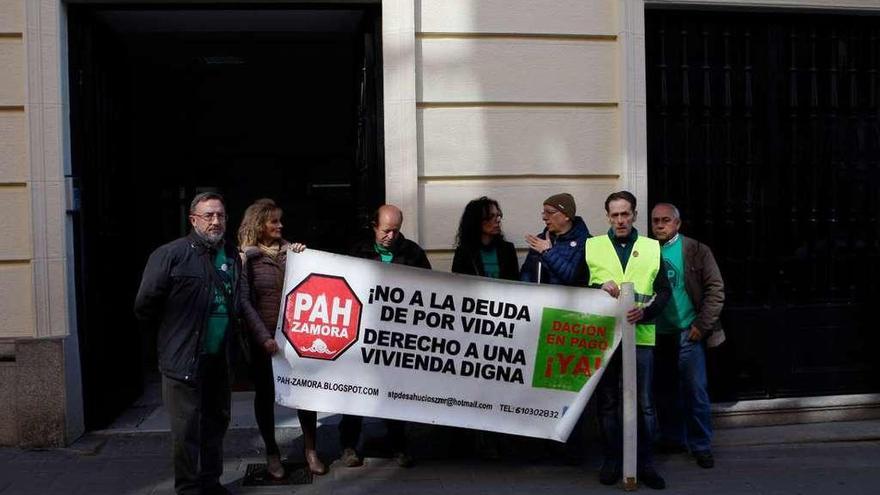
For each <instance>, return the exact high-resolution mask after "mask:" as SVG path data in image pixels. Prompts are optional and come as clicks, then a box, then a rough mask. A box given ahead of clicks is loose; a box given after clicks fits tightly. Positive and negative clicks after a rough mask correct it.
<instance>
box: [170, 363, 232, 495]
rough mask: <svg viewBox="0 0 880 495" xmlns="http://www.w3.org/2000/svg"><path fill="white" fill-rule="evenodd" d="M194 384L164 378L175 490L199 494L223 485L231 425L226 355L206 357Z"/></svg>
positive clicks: (179, 492)
mask: <svg viewBox="0 0 880 495" xmlns="http://www.w3.org/2000/svg"><path fill="white" fill-rule="evenodd" d="M198 376H199V377H198V380H196V381H195V382H193V383H188V382H184V381H182V380H176V379H174V378H169V377H167V376H163V377H162V397H163V399H164V402H165V409H166V410H167V411H168V416H169V419H170V421H171V443H172V450H173V459H174V490H175V491H176V492H177V493H178V494H181V495H184V494H199V493H202V490H204V489H210V488H212V487H215V486H217V485H218V484H219V483H220V475H221V474H222V473H223V436H224V435H225V434H226V428H227V427H228V426H229V409H230V391H229V370H228V367H227V364H226V357H225V354H223V353H221V354H218V355H203V356H202V357H201V363H200V365H199V375H198Z"/></svg>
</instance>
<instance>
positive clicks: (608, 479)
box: [599, 459, 623, 485]
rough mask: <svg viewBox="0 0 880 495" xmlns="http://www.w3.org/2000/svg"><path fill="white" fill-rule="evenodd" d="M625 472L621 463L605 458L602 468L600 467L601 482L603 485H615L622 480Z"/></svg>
mask: <svg viewBox="0 0 880 495" xmlns="http://www.w3.org/2000/svg"><path fill="white" fill-rule="evenodd" d="M621 476H623V473H622V472H621V470H620V463H619V462H617V461H610V460H607V459H606V460H605V462H603V463H602V468H601V469H599V483H602V484H603V485H613V484H615V483H617V482H618V481H620V477H621Z"/></svg>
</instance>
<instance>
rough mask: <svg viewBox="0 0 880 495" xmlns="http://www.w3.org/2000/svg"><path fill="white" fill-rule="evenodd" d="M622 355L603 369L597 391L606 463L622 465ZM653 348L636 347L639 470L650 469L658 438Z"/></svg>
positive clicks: (617, 355) (618, 350) (615, 357)
mask: <svg viewBox="0 0 880 495" xmlns="http://www.w3.org/2000/svg"><path fill="white" fill-rule="evenodd" d="M621 360H622V358H621V354H620V349H617V351H616V352H615V353H614V355H613V356H612V357H611V360H610V361H609V362H608V365H607V366H608V367H607V368H605V374H604V375H602V380H601V381H600V382H599V385H598V386H597V387H596V400H597V401H598V402H597V404H596V405H597V406H598V411H597V412H598V416H599V428H600V429H601V432H600V433H601V436H602V448H603V451H604V454H605V460H606V461H610V462H617V463H621V462H622V461H623V426H622V425H623V423H622V421H621V413H622V411H621V407H622V403H623V401H622V395H621V393H622V390H621V382H620V380H621V375H622V373H621ZM653 374H654V348H653V347H651V346H636V388H637V389H638V390H637V400H638V459H637V463H638V468H639V469H643V468H645V467H648V466H651V465H652V464H653V461H654V456H653V444H654V439H655V437H656V436H657V418H656V415H655V414H654V400H653V390H652V389H653V385H652V382H653Z"/></svg>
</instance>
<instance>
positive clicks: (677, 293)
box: [657, 235, 697, 334]
mask: <svg viewBox="0 0 880 495" xmlns="http://www.w3.org/2000/svg"><path fill="white" fill-rule="evenodd" d="M682 244H683V243H682V242H681V236H679V235H676V236H675V237H674V238H673V239H672V240H670V241H669V242H667V243H666V244H664V245H663V246H662V247H661V249H660V253H661V256H663V261H664V263H663V266H664V267H665V268H666V276H667V277H668V278H669V285H670V286H671V287H672V297H670V298H669V303H668V304H667V305H666V308H665V309H664V310H663V313H662V314H660V317H659V318H657V331H658V332H660V333H667V334H668V333H678V332H680V331H682V330H684V329H686V328H690V326H691V323H693V322H694V320H695V319H696V317H697V314H696V312H695V311H694V305H693V304H692V303H691V298H690V297H688V294H687V289H686V287H685V283H684V253H683V252H682Z"/></svg>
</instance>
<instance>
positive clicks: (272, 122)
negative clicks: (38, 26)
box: [68, 3, 384, 429]
mask: <svg viewBox="0 0 880 495" xmlns="http://www.w3.org/2000/svg"><path fill="white" fill-rule="evenodd" d="M379 14H380V13H379V7H378V5H358V4H352V3H346V4H345V5H344V6H338V7H336V6H321V7H320V8H317V7H315V6H314V5H312V6H310V7H308V8H307V9H306V8H279V7H277V6H273V7H271V8H264V9H257V8H255V7H253V6H248V8H247V9H234V8H229V7H223V8H198V9H195V8H188V7H187V8H184V7H180V8H172V7H168V6H163V7H162V8H161V9H145V8H121V7H114V8H108V7H100V6H88V5H69V11H68V34H69V39H68V52H69V68H70V103H71V150H72V170H73V176H74V177H73V180H74V184H75V187H76V188H77V190H76V194H77V196H78V198H79V208H78V210H77V211H76V212H75V225H76V227H75V241H76V242H75V244H76V253H75V258H76V265H77V282H76V283H77V317H78V328H79V341H80V347H81V349H80V353H81V356H82V363H83V388H84V395H85V397H84V403H85V417H86V424H87V428H89V429H95V428H101V427H104V426H106V425H107V424H109V423H110V422H111V421H112V420H113V419H114V418H115V417H116V416H117V415H118V414H119V413H120V412H121V411H122V410H123V409H124V408H126V407H127V406H128V405H130V404H131V403H132V402H133V401H134V400H135V399H137V398H138V397H139V396H140V394H141V393H142V391H143V384H144V382H145V380H146V381H149V380H151V379H157V378H156V377H155V366H156V365H155V362H156V360H155V345H154V342H153V341H152V339H151V337H150V336H148V335H141V333H140V332H139V331H138V330H137V329H138V326H137V323H136V321H135V320H134V318H133V315H132V309H131V308H132V304H133V300H134V295H135V293H136V291H137V286H138V283H139V280H140V275H141V271H142V269H143V266H144V263H145V262H146V258H147V256H148V255H149V253H150V252H151V251H152V250H153V249H155V248H156V247H158V246H159V245H161V244H163V243H165V242H168V241H170V240H172V239H174V238H176V237H178V236H180V235H183V234H184V233H185V232H186V231H187V230H188V228H189V227H188V221H187V215H186V214H187V208H188V204H189V200H190V198H191V197H192V196H193V195H194V194H195V193H197V192H200V191H204V190H213V191H218V192H220V193H222V194H223V195H224V196H225V197H226V199H227V208H228V210H229V215H230V219H229V224H228V227H227V228H228V234H229V235H230V238H232V236H234V232H235V229H237V227H238V224H239V221H240V219H241V215H242V213H243V211H244V209H245V207H247V205H248V204H250V203H251V202H253V201H254V200H255V199H257V198H261V197H270V198H273V199H275V200H276V201H277V202H278V203H279V204H280V206H281V207H282V208H283V209H284V211H285V216H284V219H283V221H284V225H285V237H286V238H287V239H289V240H296V241H302V242H305V243H307V244H308V245H309V246H310V247H314V248H318V249H324V250H328V251H335V252H343V251H345V249H346V246H347V245H348V244H349V243H350V242H351V241H352V239H353V238H354V237H356V236H357V235H358V233H359V229H361V228H362V227H363V226H365V225H366V221H367V218H368V215H369V212H370V211H371V210H372V209H373V208H374V207H375V206H376V205H378V204H380V203H381V202H382V201H383V199H384V171H383V166H382V163H383V159H382V155H381V150H382V136H381V128H382V125H381V108H382V106H381V94H382V91H381V59H380V54H381V48H380V46H379V40H380V39H381V37H380V33H381V28H380V25H379V22H380V15H379ZM153 338H154V336H153Z"/></svg>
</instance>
